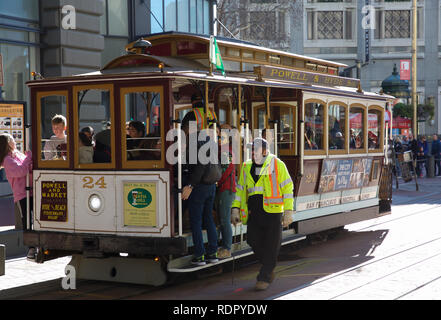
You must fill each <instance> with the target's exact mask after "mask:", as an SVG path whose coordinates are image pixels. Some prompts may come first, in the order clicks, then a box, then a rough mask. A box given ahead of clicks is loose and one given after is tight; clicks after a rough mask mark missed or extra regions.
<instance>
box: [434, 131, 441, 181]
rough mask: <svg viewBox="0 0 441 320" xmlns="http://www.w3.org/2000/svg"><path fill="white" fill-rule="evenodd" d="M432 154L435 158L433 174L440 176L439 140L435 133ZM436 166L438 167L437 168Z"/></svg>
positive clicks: (440, 144) (440, 152) (440, 151)
mask: <svg viewBox="0 0 441 320" xmlns="http://www.w3.org/2000/svg"><path fill="white" fill-rule="evenodd" d="M432 156H434V158H435V172H434V173H435V175H437V176H441V142H440V141H439V139H438V136H437V135H436V134H434V135H433V141H432ZM437 168H438V169H437ZM436 172H438V173H436Z"/></svg>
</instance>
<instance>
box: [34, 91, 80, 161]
mask: <svg viewBox="0 0 441 320" xmlns="http://www.w3.org/2000/svg"><path fill="white" fill-rule="evenodd" d="M49 96H64V97H65V98H66V120H67V124H66V125H67V128H66V135H67V138H66V143H67V151H68V154H67V157H68V159H67V160H43V159H41V155H42V148H41V122H42V119H41V99H42V98H45V97H49ZM70 99H71V96H70V94H69V90H68V89H66V88H64V90H53V91H37V92H36V100H37V101H36V108H35V109H36V115H37V117H36V118H35V120H34V121H35V122H34V124H35V126H36V135H35V137H37V139H36V141H35V142H34V143H35V144H37V153H36V155H37V164H38V168H64V169H67V168H69V167H70V158H71V157H72V154H71V147H70V145H71V143H70V142H71V139H70V135H71V133H70V131H71V128H70V126H71V122H70V121H69V118H70V112H71V108H70V104H71V103H70V101H71V100H70Z"/></svg>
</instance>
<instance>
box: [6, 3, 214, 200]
mask: <svg viewBox="0 0 441 320" xmlns="http://www.w3.org/2000/svg"><path fill="white" fill-rule="evenodd" d="M215 6H216V1H215V0H14V1H0V55H1V60H2V76H3V86H1V87H0V90H1V91H0V102H1V101H8V102H14V101H20V102H26V104H27V107H26V111H25V112H26V116H27V117H29V115H30V100H29V92H28V88H27V86H26V82H27V81H29V80H30V79H31V72H33V71H35V72H37V73H39V74H41V76H42V77H55V76H70V75H74V74H81V73H87V72H93V71H96V70H99V69H101V68H102V67H103V66H105V65H106V64H107V63H108V62H109V61H111V60H112V59H114V58H116V57H118V56H120V55H122V54H124V53H125V46H126V45H127V44H128V43H130V42H131V41H134V40H136V39H138V38H140V37H142V36H144V35H149V34H153V33H161V32H168V31H181V32H189V33H196V34H205V35H209V34H212V33H213V20H214V18H215V12H216V10H215ZM98 107H99V106H98ZM53 112H55V113H56V112H57V110H56V109H54V110H53ZM87 112H88V114H87V117H88V119H89V120H90V123H91V124H93V123H94V121H95V122H97V121H98V120H97V119H99V113H100V112H101V113H102V110H101V109H100V108H89V109H88V111H87ZM94 118H96V119H94ZM0 189H1V188H0ZM0 193H2V191H1V190H0Z"/></svg>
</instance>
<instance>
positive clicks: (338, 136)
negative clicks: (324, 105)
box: [328, 104, 346, 150]
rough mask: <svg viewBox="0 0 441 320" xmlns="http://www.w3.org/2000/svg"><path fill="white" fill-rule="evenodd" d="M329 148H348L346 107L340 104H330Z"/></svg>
mask: <svg viewBox="0 0 441 320" xmlns="http://www.w3.org/2000/svg"><path fill="white" fill-rule="evenodd" d="M328 133H329V141H328V143H329V150H344V149H346V147H345V146H346V143H345V137H346V108H345V107H344V106H341V105H338V104H331V105H329V106H328Z"/></svg>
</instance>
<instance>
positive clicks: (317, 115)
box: [304, 102, 325, 150]
mask: <svg viewBox="0 0 441 320" xmlns="http://www.w3.org/2000/svg"><path fill="white" fill-rule="evenodd" d="M324 123H325V104H324V103H321V102H309V103H305V134H304V139H305V150H323V149H324V134H323V131H324Z"/></svg>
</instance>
